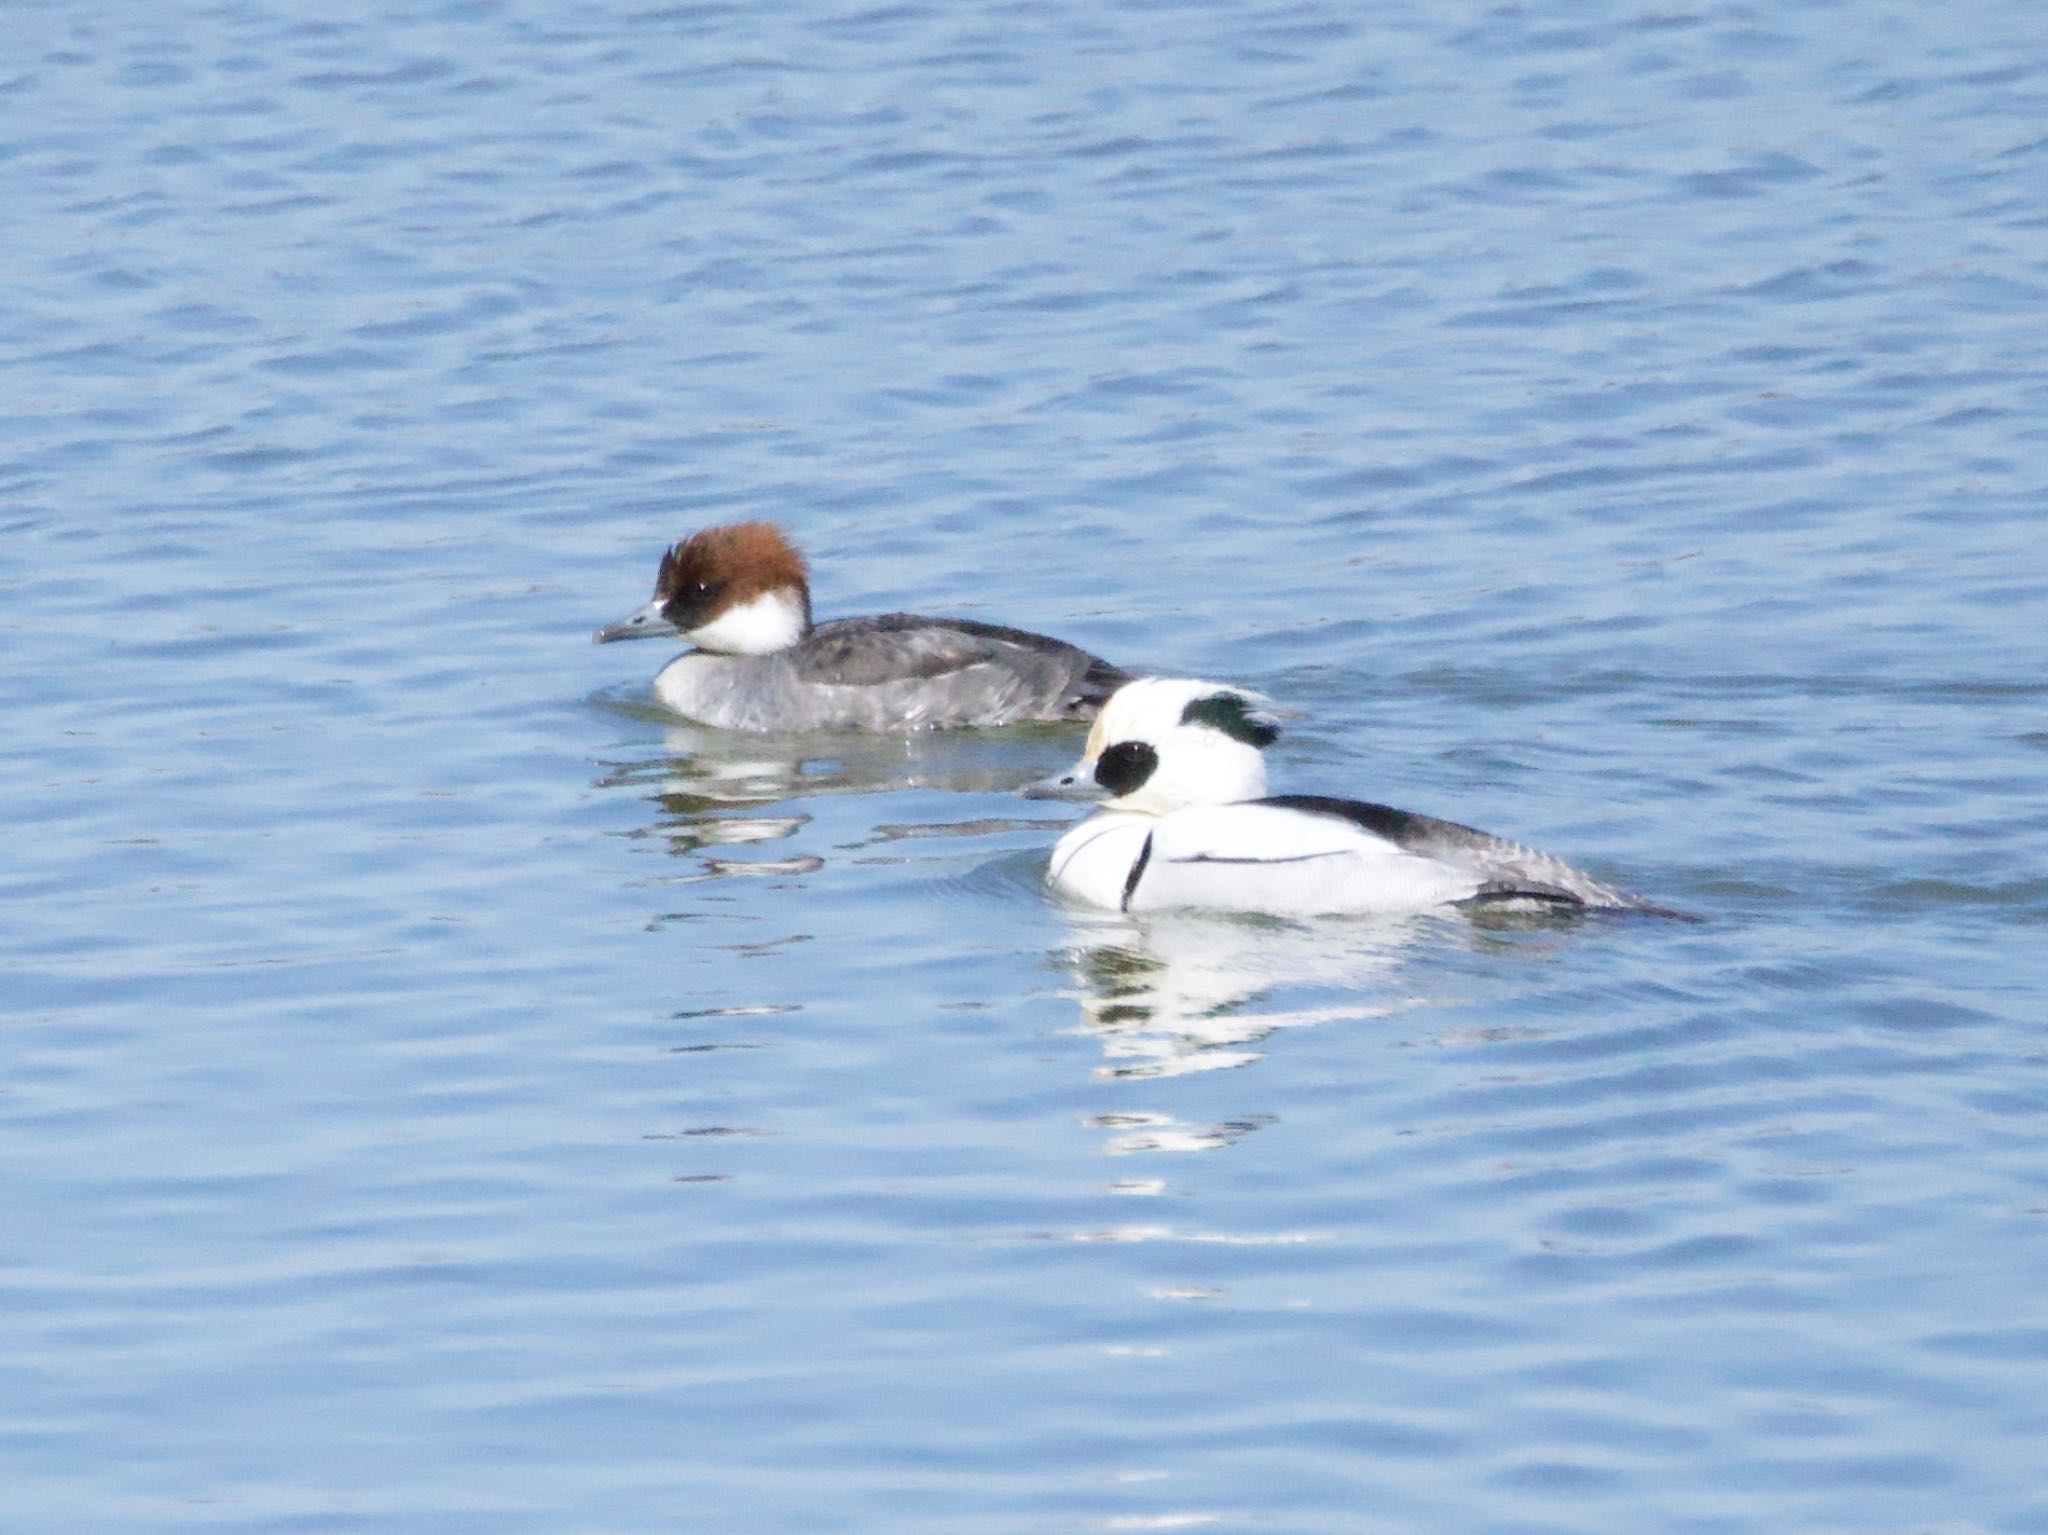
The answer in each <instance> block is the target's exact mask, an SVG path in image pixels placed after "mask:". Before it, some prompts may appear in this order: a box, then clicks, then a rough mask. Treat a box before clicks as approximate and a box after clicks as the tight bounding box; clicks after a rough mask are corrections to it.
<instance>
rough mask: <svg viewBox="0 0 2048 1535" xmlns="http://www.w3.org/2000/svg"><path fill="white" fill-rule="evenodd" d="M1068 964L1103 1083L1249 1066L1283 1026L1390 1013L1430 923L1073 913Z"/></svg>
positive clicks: (1419, 919) (1416, 920) (1395, 1008)
mask: <svg viewBox="0 0 2048 1535" xmlns="http://www.w3.org/2000/svg"><path fill="white" fill-rule="evenodd" d="M1068 920H1069V921H1070V922H1071V923H1072V925H1073V927H1074V936H1075V939H1076V942H1075V946H1074V947H1073V948H1071V949H1070V950H1069V951H1068V954H1067V959H1068V963H1069V965H1070V966H1071V968H1072V971H1073V974H1074V976H1075V979H1076V980H1077V981H1078V982H1079V983H1080V989H1079V991H1078V992H1077V993H1076V999H1077V1000H1078V1001H1079V1003H1080V1007H1081V1020H1082V1027H1081V1030H1080V1032H1085V1033H1088V1034H1092V1035H1094V1036H1095V1037H1096V1038H1097V1039H1098V1040H1099V1041H1100V1043H1101V1045H1102V1053H1103V1056H1104V1064H1103V1065H1101V1066H1100V1067H1098V1068H1097V1069H1096V1075H1097V1076H1098V1077H1105V1078H1108V1077H1170V1076H1183V1075H1186V1074H1188V1073H1190V1072H1197V1071H1216V1070H1220V1069H1223V1068H1226V1067H1232V1066H1247V1065H1250V1064H1251V1063H1252V1062H1253V1061H1256V1060H1258V1059H1259V1057H1260V1056H1261V1054H1263V1052H1262V1051H1261V1050H1259V1049H1257V1048H1255V1047H1257V1046H1258V1045H1259V1044H1260V1043H1261V1042H1262V1041H1264V1040H1265V1039H1266V1038H1267V1037H1268V1036H1269V1035H1271V1034H1273V1033H1275V1032H1277V1031H1278V1030H1281V1029H1288V1028H1299V1027H1301V1026H1303V1025H1305V1024H1317V1023H1330V1022H1336V1021H1340V1020H1354V1019H1371V1018H1384V1017H1387V1016H1389V1015H1391V1014H1393V1013H1395V1012H1397V1011H1399V1010H1400V1009H1401V1007H1402V1005H1403V1004H1402V1002H1401V1001H1400V1000H1399V999H1398V998H1397V997H1395V996H1394V995H1393V993H1392V990H1391V988H1390V987H1388V986H1387V985H1386V982H1387V979H1388V977H1389V976H1390V974H1391V972H1392V971H1393V969H1394V966H1395V964H1396V963H1397V961H1398V959H1399V957H1400V955H1401V952H1402V950H1403V949H1404V948H1406V947H1408V946H1409V945H1410V944H1411V943H1412V942H1413V941H1414V940H1415V937H1416V935H1417V930H1418V929H1419V928H1422V927H1425V926H1434V925H1436V924H1434V923H1433V922H1432V921H1431V919H1428V918H1423V917H1409V918H1393V919H1387V920H1384V921H1377V922H1344V923H1319V924H1313V925H1305V924H1301V923H1295V922H1282V921H1276V920H1274V919H1271V918H1263V917H1242V916H1231V915H1220V914H1213V913H1204V912H1174V913H1171V914H1166V915H1160V916H1153V917H1146V918H1143V919H1140V918H1134V917H1127V916H1120V915H1111V914H1103V915H1095V914H1092V913H1080V912H1074V913H1070V914H1069V917H1068Z"/></svg>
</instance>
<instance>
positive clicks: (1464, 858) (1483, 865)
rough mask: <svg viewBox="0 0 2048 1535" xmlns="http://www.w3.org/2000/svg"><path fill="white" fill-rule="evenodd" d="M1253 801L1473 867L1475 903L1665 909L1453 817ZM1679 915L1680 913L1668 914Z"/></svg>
mask: <svg viewBox="0 0 2048 1535" xmlns="http://www.w3.org/2000/svg"><path fill="white" fill-rule="evenodd" d="M1257 803H1259V804H1262V805H1284V806H1286V807H1287V808H1288V809H1290V810H1305V811H1307V812H1309V813H1310V814H1312V815H1328V816H1337V817H1340V818H1341V819H1343V820H1346V821H1350V822H1352V823H1353V824H1354V825H1357V826H1362V827H1364V828H1365V829H1366V830H1367V831H1369V832H1372V833H1373V834H1374V835H1375V836H1380V837H1385V838H1386V839H1387V840H1388V841H1389V842H1392V843H1393V844H1395V845H1396V846H1397V847H1403V848H1406V849H1408V850H1409V851H1410V852H1414V853H1420V854H1423V855H1425V856H1427V857H1430V858H1435V859H1439V860H1441V861H1442V862H1444V863H1448V864H1454V865H1457V866H1459V867H1462V868H1466V869H1469V870H1471V871H1472V872H1473V873H1474V874H1475V875H1477V876H1478V878H1479V880H1480V887H1479V889H1478V891H1477V892H1476V893H1475V894H1474V895H1473V896H1472V899H1473V900H1474V901H1479V902H1498V901H1517V900H1522V901H1542V902H1546V903H1549V904H1552V905H1570V906H1601V907H1615V908H1620V909H1623V910H1629V911H1654V912H1660V913H1662V912H1664V910H1665V909H1664V908H1662V907H1659V906H1654V905H1652V904H1651V903H1650V902H1648V901H1646V900H1644V899H1643V898H1642V897H1641V896H1637V895H1630V894H1629V893H1628V892H1627V891H1626V890H1619V889H1617V888H1615V887H1614V886H1613V885H1609V884H1606V883H1603V882H1602V881H1600V880H1597V879H1595V878H1594V877H1593V876H1592V875H1590V874H1588V873H1587V872H1586V871H1585V870H1584V869H1579V868H1575V867H1573V866H1572V865H1571V864H1568V863H1566V862H1565V861H1564V860H1563V859H1562V858H1553V857H1551V856H1550V854H1548V853H1542V852H1538V851H1537V850H1536V849H1535V848H1533V847H1525V846H1523V845H1522V844H1521V843H1519V842H1510V841H1508V840H1507V839H1506V838H1505V837H1495V836H1492V835H1490V834H1488V833H1486V832H1483V831H1479V830H1477V829H1475V828H1473V827H1470V826H1462V825H1460V824H1459V823H1458V822H1456V821H1440V820H1438V819H1437V818H1436V817H1435V816H1431V815H1417V814H1416V813H1415V812H1414V811H1412V810H1396V809H1395V808H1394V807H1393V806H1391V805H1376V804H1373V803H1372V802H1371V801H1369V800H1356V799H1336V798H1332V797H1330V796H1327V795H1321V794H1278V795H1274V796H1272V797H1270V798H1268V799H1263V800H1260V801H1258V802H1257ZM1668 914H1669V915H1674V916H1675V915H1681V914H1680V913H1675V912H1674V913H1668Z"/></svg>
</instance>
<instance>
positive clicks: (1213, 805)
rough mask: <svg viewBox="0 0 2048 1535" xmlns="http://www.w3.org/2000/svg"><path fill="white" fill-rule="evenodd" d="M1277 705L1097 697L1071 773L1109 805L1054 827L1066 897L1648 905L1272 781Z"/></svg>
mask: <svg viewBox="0 0 2048 1535" xmlns="http://www.w3.org/2000/svg"><path fill="white" fill-rule="evenodd" d="M1278 733H1279V730H1278V724H1277V716H1276V715H1275V714H1274V713H1273V711H1272V709H1271V706H1270V705H1269V704H1268V703H1267V701H1266V700H1265V699H1263V698H1261V697H1259V695H1257V694H1254V693H1248V692H1246V691H1244V690H1242V689H1237V688H1228V687H1223V686H1220V685H1218V684H1215V683H1203V682H1190V681H1183V680H1179V679H1165V678H1146V679H1143V680H1141V681H1138V682H1134V683H1131V684H1128V685H1127V686H1125V687H1124V688H1122V689H1121V690H1119V691H1118V692H1117V693H1116V694H1115V695H1114V696H1113V697H1112V698H1111V699H1110V701H1109V703H1108V704H1107V705H1106V706H1105V707H1104V709H1103V711H1102V714H1101V716H1100V718H1098V719H1097V721H1096V723H1095V727H1094V730H1093V731H1092V733H1091V734H1090V736H1089V740H1088V749H1087V751H1086V752H1084V753H1083V755H1082V758H1081V761H1080V762H1079V763H1077V764H1076V765H1075V767H1074V768H1073V769H1072V770H1070V771H1069V772H1068V773H1067V774H1065V775H1062V776H1061V777H1059V778H1056V779H1049V780H1047V781H1046V782H1045V783H1044V784H1042V785H1038V786H1035V788H1034V790H1031V791H1027V792H1035V793H1038V794H1041V795H1045V796H1048V797H1053V796H1058V797H1070V796H1072V795H1074V794H1075V793H1076V792H1078V791H1083V790H1085V788H1086V786H1087V785H1088V784H1090V783H1093V784H1094V785H1095V786H1096V787H1097V788H1098V789H1100V790H1104V791H1107V792H1108V793H1109V794H1110V796H1111V797H1110V798H1109V800H1108V802H1107V804H1106V806H1105V808H1104V809H1103V810H1102V811H1100V812H1098V813H1097V814H1096V815H1094V816H1091V817H1090V818H1089V819H1088V820H1086V821H1083V822H1082V823H1081V824H1080V825H1078V826H1076V827H1074V828H1072V829H1071V830H1069V831H1068V832H1067V834H1066V835H1065V836H1063V837H1062V838H1060V840H1059V843H1058V844H1057V845H1056V846H1055V847H1054V849H1053V853H1052V859H1051V861H1050V863H1049V864H1048V866H1047V871H1046V877H1047V880H1048V882H1049V883H1050V884H1051V886H1052V888H1053V889H1054V890H1055V891H1057V892H1058V893H1059V894H1060V895H1062V896H1064V897H1066V898H1068V899H1070V900H1074V901H1077V902H1081V903H1083V904H1085V905H1089V906H1096V907H1104V908H1108V909H1110V910H1121V911H1135V912H1145V911H1163V910H1171V909H1176V908H1201V909H1211V910H1223V911H1242V912H1258V913H1264V914H1267V915H1272V916H1285V917H1301V916H1317V915H1327V914H1335V913H1359V914H1389V913H1396V912H1414V911H1421V910H1426V909H1428V908H1430V907H1435V906H1446V905H1452V904H1456V903H1459V902H1473V903H1494V902H1523V903H1534V904H1542V905H1548V906H1580V907H1607V908H1621V909H1633V910H1656V909H1658V908H1654V907H1651V906H1650V904H1649V903H1648V902H1646V901H1643V900H1642V899H1641V898H1639V897H1637V896H1633V895H1630V894H1628V893H1627V892H1625V891H1622V890H1618V889H1616V888H1615V887H1614V886H1612V885H1608V884H1604V883H1602V882H1601V881H1599V880H1597V879H1595V878H1593V876H1591V875H1590V874H1587V873H1585V872H1584V871H1583V870H1580V869H1577V868H1574V867H1573V866H1572V865H1570V864H1568V863H1565V862H1563V861H1562V860H1560V859H1557V858H1553V857H1551V856H1550V855H1549V854H1547V853H1540V852H1538V851H1536V850H1535V849H1534V848H1529V847H1524V846H1522V845H1521V844H1520V843H1516V842H1509V841H1506V840H1505V839H1502V838H1499V837H1493V836H1489V835H1487V834H1486V833H1485V832H1481V831H1475V830H1473V829H1472V828H1471V827H1469V826H1461V825H1459V824H1457V823H1456V822H1453V821H1440V820H1437V819H1436V818H1435V817H1433V816H1424V815H1416V814H1413V813H1412V812H1409V811H1404V810H1396V809H1393V808H1392V807H1390V806H1386V805H1378V804H1373V803H1371V802H1369V801H1365V800H1351V799H1335V798H1326V797H1323V796H1319V795H1272V796H1269V795H1267V794H1266V793H1265V787H1266V773H1265V759H1264V756H1263V752H1262V748H1263V747H1264V746H1265V745H1267V744H1270V743H1271V742H1272V741H1273V740H1274V739H1275V738H1276V737H1277V735H1278Z"/></svg>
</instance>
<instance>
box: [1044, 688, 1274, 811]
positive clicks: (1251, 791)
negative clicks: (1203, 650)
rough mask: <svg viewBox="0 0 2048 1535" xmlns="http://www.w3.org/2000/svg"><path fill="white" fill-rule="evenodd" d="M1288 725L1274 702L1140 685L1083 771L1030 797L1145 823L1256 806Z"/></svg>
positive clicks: (1114, 701) (1097, 740) (1102, 727)
mask: <svg viewBox="0 0 2048 1535" xmlns="http://www.w3.org/2000/svg"><path fill="white" fill-rule="evenodd" d="M1281 718H1282V711H1281V710H1280V709H1278V708H1277V707H1276V706H1275V705H1274V704H1273V701H1272V700H1271V699H1269V698H1267V697H1265V696H1264V695H1263V694H1260V693H1254V692H1252V691H1251V690H1250V689H1248V688H1239V687H1232V686H1230V685H1228V684H1227V683H1221V682H1198V681H1195V680H1194V679H1192V678H1187V677H1141V678H1139V679H1138V680H1137V681H1136V682H1127V683H1125V684H1124V685H1123V686H1122V687H1120V688H1118V689H1117V690H1116V692H1115V693H1114V694H1112V695H1111V696H1110V700H1109V702H1108V703H1106V704H1104V705H1103V706H1102V712H1101V713H1100V714H1099V715H1097V716H1096V717H1095V726H1094V728H1093V729H1092V730H1090V731H1089V732H1088V746H1087V749H1086V750H1085V751H1083V752H1082V753H1081V760H1080V761H1079V762H1077V763H1075V764H1074V765H1073V766H1072V767H1071V768H1069V769H1068V770H1067V771H1066V772H1064V773H1056V774H1054V775H1053V776H1052V777H1051V778H1047V779H1043V780H1041V781H1040V782H1038V783H1035V784H1033V785H1031V786H1030V787H1029V788H1028V789H1026V790H1025V791H1024V793H1025V794H1026V795H1028V796H1030V797H1033V798H1038V799H1093V800H1103V801H1105V803H1106V805H1107V808H1109V809H1112V810H1129V811H1136V812H1138V813H1140V814H1143V815H1166V814H1168V813H1169V812H1171V811H1175V810H1181V809H1185V808H1186V807H1187V806H1189V805H1226V804H1230V803H1232V802H1234V801H1237V800H1245V799H1257V798H1259V797H1260V796H1261V795H1262V794H1264V793H1265V792H1266V759H1265V755H1264V753H1265V749H1266V748H1267V747H1268V746H1270V745H1272V744H1273V742H1274V741H1276V740H1278V739H1279V736H1280V721H1281Z"/></svg>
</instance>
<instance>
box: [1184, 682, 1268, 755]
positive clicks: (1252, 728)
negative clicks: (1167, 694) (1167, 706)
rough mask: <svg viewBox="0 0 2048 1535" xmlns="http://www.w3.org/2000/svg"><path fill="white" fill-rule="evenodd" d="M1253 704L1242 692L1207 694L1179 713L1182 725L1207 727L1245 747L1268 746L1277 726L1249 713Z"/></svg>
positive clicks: (1253, 707)
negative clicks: (1243, 744)
mask: <svg viewBox="0 0 2048 1535" xmlns="http://www.w3.org/2000/svg"><path fill="white" fill-rule="evenodd" d="M1256 708H1257V705H1255V704H1254V703H1252V701H1251V700H1250V699H1248V698H1246V697H1245V696H1244V695H1243V694H1242V693H1211V694H1210V695H1209V696H1208V697H1207V698H1197V699H1196V700H1195V701H1194V702H1193V703H1191V704H1189V705H1188V706H1187V707H1186V708H1185V709H1183V710H1181V711H1180V722H1181V723H1182V724H1183V725H1207V726H1208V727H1209V728H1210V729H1211V730H1220V731H1222V732H1223V733H1224V734H1225V735H1227V736H1229V737H1230V738H1231V739H1232V740H1233V741H1242V742H1244V743H1245V744H1246V745H1247V746H1257V747H1261V748H1264V747H1268V746H1271V745H1272V744H1273V743H1274V742H1275V741H1277V740H1279V739H1280V727H1279V726H1278V725H1275V724H1274V723H1273V722H1272V721H1271V720H1269V719H1265V718H1262V717H1261V716H1259V715H1257V714H1255V713H1254V712H1253V711H1254V710H1255V709H1256Z"/></svg>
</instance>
